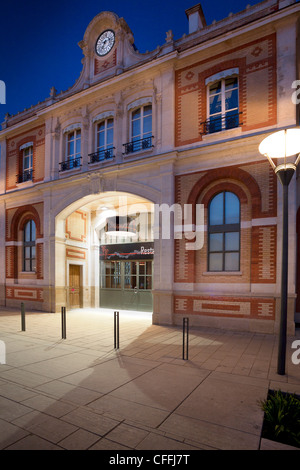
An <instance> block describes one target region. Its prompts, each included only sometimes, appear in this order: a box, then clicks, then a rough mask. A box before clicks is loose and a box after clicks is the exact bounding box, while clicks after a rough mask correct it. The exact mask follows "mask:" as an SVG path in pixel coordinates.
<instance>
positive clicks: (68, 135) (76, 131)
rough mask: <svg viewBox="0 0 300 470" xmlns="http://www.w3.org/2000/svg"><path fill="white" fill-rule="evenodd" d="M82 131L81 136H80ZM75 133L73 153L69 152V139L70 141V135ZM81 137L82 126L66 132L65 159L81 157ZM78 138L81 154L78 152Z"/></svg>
mask: <svg viewBox="0 0 300 470" xmlns="http://www.w3.org/2000/svg"><path fill="white" fill-rule="evenodd" d="M79 132H80V136H78V134H79ZM72 134H74V153H73V154H69V141H70V136H71V135H72ZM81 137H82V133H81V128H76V129H72V130H70V131H69V132H66V133H65V139H66V141H65V161H67V160H73V161H74V160H76V158H79V157H81ZM77 140H80V152H79V154H78V153H76V143H77Z"/></svg>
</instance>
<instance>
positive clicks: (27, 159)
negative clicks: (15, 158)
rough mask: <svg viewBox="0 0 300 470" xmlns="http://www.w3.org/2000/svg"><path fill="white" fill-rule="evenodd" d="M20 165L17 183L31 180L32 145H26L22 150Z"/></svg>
mask: <svg viewBox="0 0 300 470" xmlns="http://www.w3.org/2000/svg"><path fill="white" fill-rule="evenodd" d="M21 155H22V166H21V168H20V173H19V175H18V183H24V182H25V181H31V180H32V176H33V146H32V145H30V146H26V147H25V148H24V149H23V150H22V154H21Z"/></svg>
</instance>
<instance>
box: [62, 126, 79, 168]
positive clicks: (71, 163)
mask: <svg viewBox="0 0 300 470" xmlns="http://www.w3.org/2000/svg"><path fill="white" fill-rule="evenodd" d="M65 139H66V143H65V145H66V147H65V155H64V161H63V162H61V163H60V164H59V165H60V171H66V170H72V169H73V168H79V167H80V166H81V130H80V129H75V130H74V131H71V132H68V133H67V134H66V135H65Z"/></svg>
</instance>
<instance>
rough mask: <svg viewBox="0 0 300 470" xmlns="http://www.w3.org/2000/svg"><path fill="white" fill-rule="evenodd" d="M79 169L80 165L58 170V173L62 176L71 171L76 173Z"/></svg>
mask: <svg viewBox="0 0 300 470" xmlns="http://www.w3.org/2000/svg"><path fill="white" fill-rule="evenodd" d="M80 170H81V165H80V166H78V167H76V168H70V169H69V170H59V172H58V174H59V176H60V177H63V176H64V175H65V174H67V175H70V174H72V173H78V172H79V171H80Z"/></svg>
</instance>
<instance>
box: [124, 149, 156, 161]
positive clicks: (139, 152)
mask: <svg viewBox="0 0 300 470" xmlns="http://www.w3.org/2000/svg"><path fill="white" fill-rule="evenodd" d="M151 153H153V147H150V148H148V149H141V150H137V151H136V152H130V153H123V158H124V160H127V159H128V158H133V157H140V156H143V155H148V154H151Z"/></svg>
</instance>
